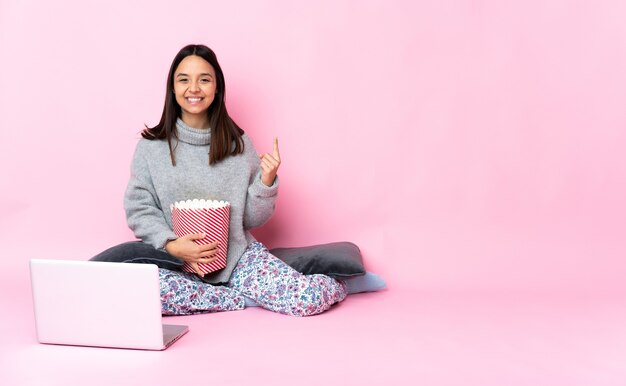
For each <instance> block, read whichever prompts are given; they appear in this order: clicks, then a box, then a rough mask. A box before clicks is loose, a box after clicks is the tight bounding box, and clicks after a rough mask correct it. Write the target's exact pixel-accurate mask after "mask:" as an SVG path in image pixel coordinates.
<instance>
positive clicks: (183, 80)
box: [178, 78, 187, 83]
mask: <svg viewBox="0 0 626 386" xmlns="http://www.w3.org/2000/svg"><path fill="white" fill-rule="evenodd" d="M178 82H179V83H187V78H179V79H178Z"/></svg>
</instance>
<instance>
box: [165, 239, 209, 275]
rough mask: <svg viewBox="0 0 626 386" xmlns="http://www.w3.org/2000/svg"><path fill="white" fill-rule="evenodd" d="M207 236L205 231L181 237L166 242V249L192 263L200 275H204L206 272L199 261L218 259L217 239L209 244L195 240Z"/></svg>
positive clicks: (205, 261) (207, 261)
mask: <svg viewBox="0 0 626 386" xmlns="http://www.w3.org/2000/svg"><path fill="white" fill-rule="evenodd" d="M205 237H206V235H205V234H204V233H195V234H191V235H186V236H183V237H179V238H177V239H176V240H171V241H169V242H168V243H167V244H165V250H166V251H167V253H169V254H170V255H172V256H175V257H178V258H179V259H181V260H183V261H185V262H186V263H188V264H189V265H191V267H192V268H193V270H194V271H195V272H196V274H197V275H198V276H200V277H204V273H202V271H200V269H199V268H198V263H211V262H213V261H214V260H215V259H217V256H216V254H217V246H218V245H219V242H217V241H214V242H212V243H209V244H196V243H194V240H202V239H203V238H205Z"/></svg>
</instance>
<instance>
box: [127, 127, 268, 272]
mask: <svg viewBox="0 0 626 386" xmlns="http://www.w3.org/2000/svg"><path fill="white" fill-rule="evenodd" d="M176 128H177V130H178V138H179V141H178V142H176V140H175V139H173V141H172V145H173V147H174V149H175V150H174V151H175V153H174V154H175V157H176V166H172V162H171V159H170V152H169V147H168V145H167V140H147V139H141V140H140V141H139V143H138V144H137V148H136V149H135V155H134V157H133V161H132V166H131V176H130V180H129V181H128V187H127V188H126V194H125V196H124V208H125V209H126V219H127V221H128V225H129V227H130V228H131V229H132V230H133V232H134V233H135V236H136V237H137V238H139V239H141V240H142V241H143V242H145V243H148V244H150V245H152V246H153V247H155V248H157V249H161V248H163V247H164V246H165V243H166V242H167V241H169V240H174V239H176V238H177V236H176V234H174V231H173V230H172V214H171V211H170V204H172V203H174V202H175V201H180V200H188V199H194V198H198V199H202V198H204V199H215V200H225V201H228V202H230V204H231V208H230V231H229V236H228V258H227V263H226V268H224V269H222V270H219V271H217V272H214V273H211V274H208V275H205V277H204V280H205V281H206V282H208V283H213V284H217V283H225V282H227V281H228V280H229V279H230V275H231V273H232V271H233V269H234V268H235V266H236V265H237V262H238V261H239V258H240V257H241V255H242V254H243V253H244V251H245V250H246V248H247V246H248V244H250V243H251V242H252V241H254V237H253V236H252V235H251V234H250V232H249V231H248V230H249V229H251V228H255V227H258V226H261V225H263V224H264V223H265V222H267V221H268V220H269V218H270V217H271V216H272V214H273V212H274V203H275V201H276V195H277V193H278V178H277V179H276V181H274V184H273V185H272V186H270V187H268V186H265V184H263V182H261V169H260V166H259V164H260V162H259V156H258V154H257V152H256V150H255V148H254V146H253V145H252V141H251V140H250V138H248V136H247V135H245V134H244V135H243V142H244V146H245V150H244V152H243V153H242V154H238V155H235V156H229V157H227V158H225V159H223V160H222V161H220V162H218V163H216V164H214V165H209V151H210V145H209V144H210V142H211V133H210V130H199V129H194V128H191V127H189V126H187V125H186V124H185V123H183V121H182V120H180V119H178V122H177V123H176Z"/></svg>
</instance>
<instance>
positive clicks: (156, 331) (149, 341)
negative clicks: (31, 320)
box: [30, 259, 189, 350]
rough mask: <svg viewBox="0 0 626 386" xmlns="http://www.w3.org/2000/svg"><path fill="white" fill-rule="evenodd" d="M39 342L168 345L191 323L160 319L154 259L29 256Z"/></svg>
mask: <svg viewBox="0 0 626 386" xmlns="http://www.w3.org/2000/svg"><path fill="white" fill-rule="evenodd" d="M30 275H31V285H32V292H33V306H34V310H35V323H36V326H37V339H38V340H39V342H40V343H46V344H62V345H75V346H94V347H113V348H126V349H143V350H165V349H166V348H168V347H169V346H170V345H171V344H172V343H174V342H175V341H177V340H178V339H179V338H180V337H181V336H183V335H184V334H185V333H187V331H189V327H188V326H178V325H164V324H162V323H161V296H160V288H159V273H158V268H157V266H156V265H154V264H130V263H108V262H97V261H72V260H42V259H31V260H30Z"/></svg>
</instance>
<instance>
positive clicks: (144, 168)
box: [124, 143, 177, 249]
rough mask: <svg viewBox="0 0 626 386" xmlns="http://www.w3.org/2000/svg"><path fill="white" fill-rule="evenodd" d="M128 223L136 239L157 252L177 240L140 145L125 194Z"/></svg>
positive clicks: (134, 157) (134, 158)
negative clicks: (171, 241)
mask: <svg viewBox="0 0 626 386" xmlns="http://www.w3.org/2000/svg"><path fill="white" fill-rule="evenodd" d="M124 209H125V210H126V221H127V222H128V226H129V227H130V229H131V230H132V231H133V232H134V233H135V237H137V238H139V239H141V240H142V241H143V242H145V243H147V244H150V245H152V246H153V247H155V248H157V249H161V248H163V247H164V246H165V243H166V242H167V241H169V240H175V239H177V236H176V234H175V233H174V232H173V231H172V229H171V228H170V226H169V225H168V223H167V221H165V215H164V213H163V210H162V209H161V203H160V202H159V199H158V196H157V194H156V190H155V189H154V185H153V183H152V178H151V176H150V169H149V166H148V163H147V161H146V159H145V158H144V156H143V154H142V152H141V143H140V144H138V145H137V149H136V150H135V155H134V156H133V161H132V164H131V176H130V180H129V181H128V186H127V188H126V193H125V195H124Z"/></svg>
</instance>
